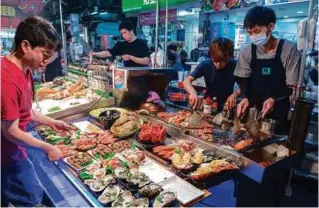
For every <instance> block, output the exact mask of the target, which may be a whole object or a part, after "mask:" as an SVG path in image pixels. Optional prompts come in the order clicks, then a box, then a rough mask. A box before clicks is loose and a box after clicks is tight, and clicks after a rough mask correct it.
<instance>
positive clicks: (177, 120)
mask: <svg viewBox="0 0 319 208" xmlns="http://www.w3.org/2000/svg"><path fill="white" fill-rule="evenodd" d="M190 115H191V112H188V111H178V112H176V113H166V112H165V113H158V114H157V116H158V117H159V118H161V119H162V120H164V121H166V122H168V123H171V124H173V125H176V126H180V127H184V128H188V129H203V128H212V127H213V126H212V125H211V124H209V123H208V122H207V121H205V120H201V123H200V125H199V126H191V125H190V124H189V123H188V118H189V117H190Z"/></svg>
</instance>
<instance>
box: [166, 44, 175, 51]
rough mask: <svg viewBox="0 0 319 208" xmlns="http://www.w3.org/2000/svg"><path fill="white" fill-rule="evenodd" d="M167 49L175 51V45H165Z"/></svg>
mask: <svg viewBox="0 0 319 208" xmlns="http://www.w3.org/2000/svg"><path fill="white" fill-rule="evenodd" d="M167 50H173V51H177V45H175V44H170V45H169V46H167Z"/></svg>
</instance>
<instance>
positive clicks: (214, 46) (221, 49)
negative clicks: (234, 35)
mask: <svg viewBox="0 0 319 208" xmlns="http://www.w3.org/2000/svg"><path fill="white" fill-rule="evenodd" d="M209 55H210V57H212V58H213V60H214V62H223V61H227V60H228V59H230V58H232V57H233V55H234V43H233V41H232V40H230V39H227V38H215V39H214V40H213V41H212V42H211V44H210V46H209Z"/></svg>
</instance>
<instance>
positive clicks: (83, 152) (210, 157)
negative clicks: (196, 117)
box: [33, 108, 241, 207]
mask: <svg viewBox="0 0 319 208" xmlns="http://www.w3.org/2000/svg"><path fill="white" fill-rule="evenodd" d="M113 109H114V108H113ZM115 109H116V108H115ZM120 111H121V117H120V119H118V120H117V121H116V122H115V123H114V124H113V126H112V128H111V130H110V131H109V130H107V131H104V130H101V128H100V127H98V126H97V125H94V124H93V123H96V119H95V118H93V116H90V115H89V114H88V113H83V114H78V115H74V116H72V117H68V118H65V119H64V120H65V121H66V122H68V123H71V124H72V130H69V131H65V132H54V131H53V130H52V129H50V128H49V127H46V126H39V127H36V130H35V131H34V132H33V134H34V135H35V136H37V137H38V138H41V139H44V140H45V141H47V142H50V143H51V144H54V145H56V146H57V147H58V148H60V149H61V151H62V152H63V154H64V156H65V158H64V159H63V160H62V161H58V162H56V163H55V165H56V169H58V170H59V171H60V172H61V173H62V174H63V176H64V178H66V179H67V180H68V183H70V184H72V186H73V188H74V189H76V190H77V191H78V192H79V193H80V194H81V195H82V197H83V198H84V199H85V201H86V203H88V204H89V205H90V206H96V207H97V206H99V207H100V206H112V207H124V206H141V207H148V206H155V207H162V206H179V205H184V206H191V205H193V204H194V203H197V202H199V201H201V200H202V199H204V198H207V197H210V193H209V192H208V191H207V190H206V188H208V186H211V185H210V183H208V182H210V181H214V178H217V177H219V176H221V175H227V173H232V172H236V171H237V170H238V169H239V168H240V167H241V158H240V157H236V156H234V155H233V154H229V153H228V152H227V151H224V150H219V149H216V148H214V147H213V146H211V147H208V146H205V145H204V144H203V143H200V142H198V141H197V140H194V139H193V138H191V137H189V136H187V135H184V134H180V132H179V131H177V129H174V128H173V127H171V126H169V125H166V124H163V125H160V126H157V127H154V126H152V128H160V129H165V134H164V135H163V136H164V141H162V142H160V143H158V144H157V145H147V144H145V143H142V142H141V140H140V138H139V137H141V138H144V139H145V138H146V137H148V136H147V133H146V134H145V132H144V131H148V130H147V129H148V128H149V127H150V125H151V123H150V122H152V123H153V121H150V120H148V119H147V118H145V117H143V116H142V117H139V116H138V114H133V113H132V112H126V111H125V110H122V109H120ZM130 116H131V117H130ZM121 118H122V119H121ZM123 118H124V119H123ZM132 121H134V122H136V128H135V129H134V132H133V134H132V132H131V133H130V134H131V135H127V132H122V131H118V130H120V128H121V127H123V126H126V127H128V126H129V125H128V123H130V122H131V123H132ZM154 122H155V121H154ZM142 123H143V124H142ZM154 125H155V123H154ZM126 127H125V128H126ZM139 128H141V129H140V130H139V131H138V129H139ZM141 132H144V134H143V133H141ZM125 134H126V135H125ZM139 135H141V136H139ZM142 135H143V136H142ZM167 147H168V148H169V149H171V148H174V149H176V152H172V153H171V155H172V157H171V159H167V158H166V159H165V158H162V157H161V154H160V153H161V152H162V150H163V148H164V149H165V148H167ZM153 150H154V151H153ZM156 150H161V151H157V154H158V155H156V152H155V151H156ZM167 150H168V149H167ZM187 155H188V156H187ZM64 180H65V179H64ZM199 181H201V182H203V183H198V182H199ZM203 184H204V185H203ZM200 206H203V205H200ZM205 206H207V205H205Z"/></svg>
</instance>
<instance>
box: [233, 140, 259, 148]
mask: <svg viewBox="0 0 319 208" xmlns="http://www.w3.org/2000/svg"><path fill="white" fill-rule="evenodd" d="M253 142H254V140H253V139H251V138H248V139H244V140H241V141H239V142H238V143H236V144H235V146H234V149H235V150H237V151H239V150H242V149H244V148H246V147H248V146H249V145H251V144H252V143H253Z"/></svg>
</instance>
